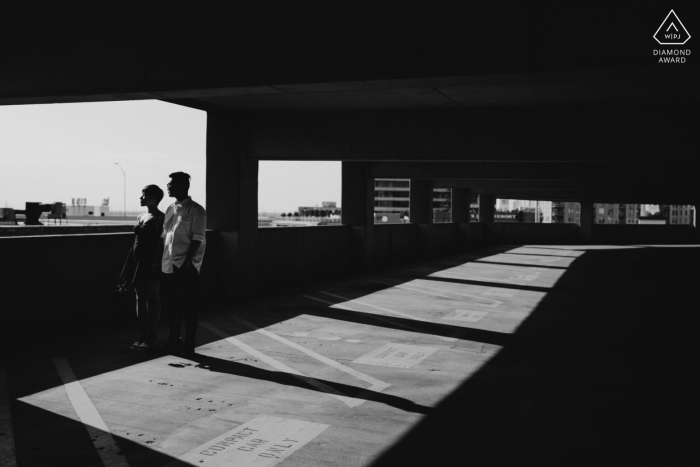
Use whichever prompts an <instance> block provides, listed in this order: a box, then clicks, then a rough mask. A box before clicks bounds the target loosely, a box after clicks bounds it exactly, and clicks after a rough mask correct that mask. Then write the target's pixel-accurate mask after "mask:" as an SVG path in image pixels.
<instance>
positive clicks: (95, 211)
mask: <svg viewBox="0 0 700 467" xmlns="http://www.w3.org/2000/svg"><path fill="white" fill-rule="evenodd" d="M109 215H110V212H109V206H86V205H79V206H78V205H76V206H73V205H70V204H69V205H67V206H66V216H97V217H101V216H109Z"/></svg>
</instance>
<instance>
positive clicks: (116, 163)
mask: <svg viewBox="0 0 700 467" xmlns="http://www.w3.org/2000/svg"><path fill="white" fill-rule="evenodd" d="M114 164H115V165H118V166H119V168H120V169H122V174H124V220H126V172H124V168H123V167H122V165H121V164H120V163H119V162H115V163H114Z"/></svg>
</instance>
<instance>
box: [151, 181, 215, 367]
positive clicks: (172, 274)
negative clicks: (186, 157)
mask: <svg viewBox="0 0 700 467" xmlns="http://www.w3.org/2000/svg"><path fill="white" fill-rule="evenodd" d="M170 179H171V180H170V183H168V195H170V196H172V197H173V198H175V199H176V201H175V202H174V203H173V204H171V205H170V206H169V207H168V209H167V210H166V212H165V223H164V226H163V234H162V237H163V243H164V249H163V262H162V271H163V273H164V274H165V276H164V277H165V280H166V290H165V295H164V298H165V300H164V301H165V304H166V307H167V310H168V315H169V318H170V337H169V339H168V344H167V346H166V350H167V351H168V352H169V353H172V354H176V355H179V354H182V355H183V356H191V355H193V354H194V348H195V336H196V333H197V297H196V292H197V279H198V277H199V270H200V268H201V266H202V259H203V258H204V249H205V246H206V239H205V236H204V235H205V229H206V225H207V214H206V211H205V210H204V208H203V207H202V206H201V205H199V204H197V203H195V202H194V201H192V198H190V196H188V191H189V189H190V176H189V175H188V174H186V173H183V172H175V173H172V174H170ZM183 317H184V318H185V339H184V343H183V342H182V339H181V337H180V325H181V323H182V318H183Z"/></svg>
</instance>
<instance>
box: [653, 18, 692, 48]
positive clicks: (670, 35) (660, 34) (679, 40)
mask: <svg viewBox="0 0 700 467" xmlns="http://www.w3.org/2000/svg"><path fill="white" fill-rule="evenodd" d="M654 39H656V42H658V43H659V44H661V45H682V44H685V43H686V42H688V39H690V33H688V30H687V29H686V28H685V26H683V23H681V20H680V19H679V18H678V15H676V12H675V11H673V10H671V11H670V12H669V14H668V15H666V18H665V19H664V21H663V22H662V23H661V26H659V29H657V30H656V32H655V33H654Z"/></svg>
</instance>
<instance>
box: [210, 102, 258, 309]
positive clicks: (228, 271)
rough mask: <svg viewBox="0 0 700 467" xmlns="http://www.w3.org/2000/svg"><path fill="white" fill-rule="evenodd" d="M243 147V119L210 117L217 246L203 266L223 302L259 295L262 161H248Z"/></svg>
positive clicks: (212, 222) (212, 223)
mask: <svg viewBox="0 0 700 467" xmlns="http://www.w3.org/2000/svg"><path fill="white" fill-rule="evenodd" d="M245 141H246V131H245V125H244V122H243V120H242V119H241V117H240V116H239V115H237V114H228V113H219V112H209V113H208V114H207V148H206V154H207V172H206V173H207V181H206V183H207V206H206V209H207V229H210V230H213V231H214V232H211V233H210V235H209V237H211V240H212V242H213V243H215V244H214V245H211V248H210V247H208V248H207V251H206V253H205V255H204V264H205V267H206V266H209V265H211V266H209V267H208V268H207V269H208V270H211V269H213V270H214V271H215V272H216V274H215V275H216V280H214V281H212V282H214V283H215V284H216V287H217V288H218V289H219V290H220V291H222V292H223V295H224V296H226V295H249V294H252V293H255V292H256V291H257V290H259V281H258V161H257V160H249V159H246V158H245V157H244V155H245V148H246V144H245ZM207 263H209V264H207ZM212 266H213V267H212Z"/></svg>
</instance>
